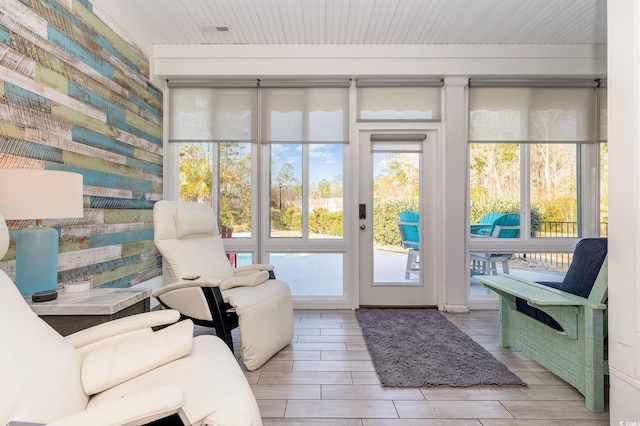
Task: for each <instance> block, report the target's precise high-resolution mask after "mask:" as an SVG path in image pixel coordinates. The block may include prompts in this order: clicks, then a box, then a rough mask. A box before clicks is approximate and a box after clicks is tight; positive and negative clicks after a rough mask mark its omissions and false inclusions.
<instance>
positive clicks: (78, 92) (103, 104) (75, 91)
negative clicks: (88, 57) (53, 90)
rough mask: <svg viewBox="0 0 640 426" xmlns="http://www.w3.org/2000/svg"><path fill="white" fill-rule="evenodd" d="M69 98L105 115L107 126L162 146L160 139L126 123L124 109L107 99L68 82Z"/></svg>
mask: <svg viewBox="0 0 640 426" xmlns="http://www.w3.org/2000/svg"><path fill="white" fill-rule="evenodd" d="M69 96H70V97H72V98H74V99H76V100H79V101H81V102H84V103H86V104H88V105H91V106H92V107H94V108H96V109H98V110H100V111H102V112H104V113H105V114H106V115H107V124H109V125H110V126H113V127H115V128H117V129H120V130H123V131H125V132H127V133H131V134H132V135H135V136H138V137H140V138H142V139H145V140H148V141H150V142H152V143H154V144H156V145H162V139H161V138H158V137H156V136H154V135H151V134H149V133H147V132H145V131H144V130H141V129H139V128H137V127H135V126H132V125H131V124H129V123H127V121H126V109H125V108H123V107H122V106H120V105H118V104H116V103H115V102H112V101H110V100H109V99H106V98H105V97H103V96H101V95H99V94H98V93H96V92H94V91H92V90H90V89H88V88H86V87H82V86H80V85H78V84H76V83H75V82H73V81H70V82H69Z"/></svg>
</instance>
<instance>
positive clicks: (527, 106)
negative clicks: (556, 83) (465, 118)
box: [469, 86, 597, 143]
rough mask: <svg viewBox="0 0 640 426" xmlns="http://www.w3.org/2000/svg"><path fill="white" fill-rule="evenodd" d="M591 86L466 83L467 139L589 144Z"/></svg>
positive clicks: (593, 128) (593, 106) (593, 99)
mask: <svg viewBox="0 0 640 426" xmlns="http://www.w3.org/2000/svg"><path fill="white" fill-rule="evenodd" d="M596 97H597V93H596V88H595V87H590V88H581V87H579V88H575V87H553V88H550V87H544V88H541V87H540V88H539V87H477V86H474V87H471V88H470V89H469V141H470V142H560V143H562V142H579V143H592V142H594V141H595V132H596V128H597V125H596Z"/></svg>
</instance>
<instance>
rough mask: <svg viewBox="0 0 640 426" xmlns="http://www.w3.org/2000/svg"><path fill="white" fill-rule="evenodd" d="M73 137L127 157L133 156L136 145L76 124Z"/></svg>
mask: <svg viewBox="0 0 640 426" xmlns="http://www.w3.org/2000/svg"><path fill="white" fill-rule="evenodd" d="M71 137H72V139H73V140H74V141H76V142H80V143H83V144H85V145H89V146H93V147H95V148H100V149H104V150H105V151H109V152H113V153H116V154H120V155H124V156H127V157H133V155H134V152H135V149H134V147H132V146H131V145H129V144H126V143H124V142H121V141H119V140H117V139H115V138H112V137H110V136H107V135H104V134H102V133H98V132H96V131H94V130H89V129H87V128H85V127H81V126H78V125H75V124H74V125H73V127H72V128H71Z"/></svg>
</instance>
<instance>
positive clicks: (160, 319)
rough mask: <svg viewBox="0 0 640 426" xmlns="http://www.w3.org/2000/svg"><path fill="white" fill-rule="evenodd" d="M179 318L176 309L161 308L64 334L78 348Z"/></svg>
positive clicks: (170, 322)
mask: <svg viewBox="0 0 640 426" xmlns="http://www.w3.org/2000/svg"><path fill="white" fill-rule="evenodd" d="M179 319H180V313H179V312H178V311H173V310H162V311H154V312H146V313H143V314H138V315H132V316H128V317H124V318H119V319H116V320H113V321H109V322H106V323H103V324H99V325H96V326H93V327H90V328H87V329H86V330H81V331H78V332H76V333H73V334H70V335H68V336H66V337H65V339H66V340H67V341H68V342H69V343H71V344H72V345H73V346H75V347H76V349H80V348H82V347H84V346H87V345H90V344H93V343H97V342H100V341H103V340H106V339H110V338H113V337H119V336H122V335H125V334H127V333H132V332H136V331H142V330H147V331H151V327H158V326H161V325H167V324H173V323H174V322H176V321H178V320H179Z"/></svg>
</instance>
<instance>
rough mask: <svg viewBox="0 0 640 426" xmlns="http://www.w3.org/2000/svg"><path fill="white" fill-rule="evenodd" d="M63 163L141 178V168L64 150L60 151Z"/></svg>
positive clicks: (142, 175)
mask: <svg viewBox="0 0 640 426" xmlns="http://www.w3.org/2000/svg"><path fill="white" fill-rule="evenodd" d="M62 158H63V161H62V162H63V163H64V164H68V165H71V166H77V167H82V168H84V169H88V170H96V171H99V172H105V173H111V174H116V175H120V176H129V177H134V178H139V179H142V178H143V177H144V174H143V170H141V169H136V168H133V167H131V166H128V165H125V164H119V163H114V162H111V161H107V160H103V159H101V158H96V157H89V156H87V155H83V154H78V153H75V152H70V151H64V152H63V153H62Z"/></svg>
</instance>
